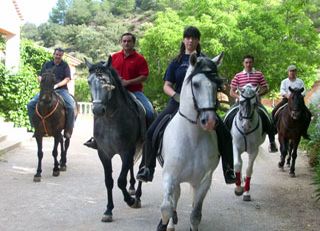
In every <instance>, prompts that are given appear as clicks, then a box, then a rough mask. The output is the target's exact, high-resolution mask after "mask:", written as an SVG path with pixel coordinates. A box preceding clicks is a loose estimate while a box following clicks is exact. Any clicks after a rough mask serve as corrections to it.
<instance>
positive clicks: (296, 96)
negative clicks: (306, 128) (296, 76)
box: [288, 87, 305, 120]
mask: <svg viewBox="0 0 320 231" xmlns="http://www.w3.org/2000/svg"><path fill="white" fill-rule="evenodd" d="M289 91H290V92H291V94H290V96H289V99H288V109H289V112H290V116H291V118H292V119H294V120H297V119H299V118H300V117H301V114H302V112H303V111H304V107H305V104H304V97H303V95H302V94H301V93H302V92H303V91H304V88H301V89H299V88H294V89H293V88H291V87H289Z"/></svg>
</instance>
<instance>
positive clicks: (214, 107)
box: [179, 72, 219, 124]
mask: <svg viewBox="0 0 320 231" xmlns="http://www.w3.org/2000/svg"><path fill="white" fill-rule="evenodd" d="M200 73H202V74H204V75H205V76H206V77H207V74H208V73H209V72H197V73H196V74H200ZM193 76H195V73H191V75H190V76H189V78H191V84H190V85H191V93H192V100H193V106H194V109H195V110H196V111H197V116H196V119H195V120H193V119H190V118H188V117H187V116H186V115H185V114H183V113H182V112H181V110H180V109H179V114H180V115H181V116H182V117H183V118H185V119H186V120H188V121H189V122H190V123H192V124H197V121H198V118H199V116H200V114H201V113H202V112H205V111H216V110H217V108H218V105H219V103H218V102H217V101H216V102H215V104H214V106H213V107H199V104H198V102H197V99H196V97H195V94H194V90H193V82H192V81H193V78H192V77H193ZM207 78H208V77H207ZM208 79H209V78H208ZM209 80H210V79H209ZM210 81H211V80H210ZM211 82H213V81H211Z"/></svg>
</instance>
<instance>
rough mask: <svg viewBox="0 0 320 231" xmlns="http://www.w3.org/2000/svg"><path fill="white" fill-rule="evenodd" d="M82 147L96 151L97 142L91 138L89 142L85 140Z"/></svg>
mask: <svg viewBox="0 0 320 231" xmlns="http://www.w3.org/2000/svg"><path fill="white" fill-rule="evenodd" d="M83 145H85V146H87V147H89V148H93V149H98V145H97V142H96V140H95V139H94V138H93V137H91V138H90V139H89V140H87V141H86V142H85V143H84V144H83Z"/></svg>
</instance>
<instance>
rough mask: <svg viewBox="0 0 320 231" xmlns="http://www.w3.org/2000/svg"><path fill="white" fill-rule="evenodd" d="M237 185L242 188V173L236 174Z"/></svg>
mask: <svg viewBox="0 0 320 231" xmlns="http://www.w3.org/2000/svg"><path fill="white" fill-rule="evenodd" d="M236 185H237V186H240V185H241V173H240V172H236Z"/></svg>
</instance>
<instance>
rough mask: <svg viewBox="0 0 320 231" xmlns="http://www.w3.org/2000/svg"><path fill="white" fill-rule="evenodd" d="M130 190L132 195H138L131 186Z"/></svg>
mask: <svg viewBox="0 0 320 231" xmlns="http://www.w3.org/2000/svg"><path fill="white" fill-rule="evenodd" d="M128 192H129V194H130V196H134V195H136V190H135V189H134V188H129V190H128Z"/></svg>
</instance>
